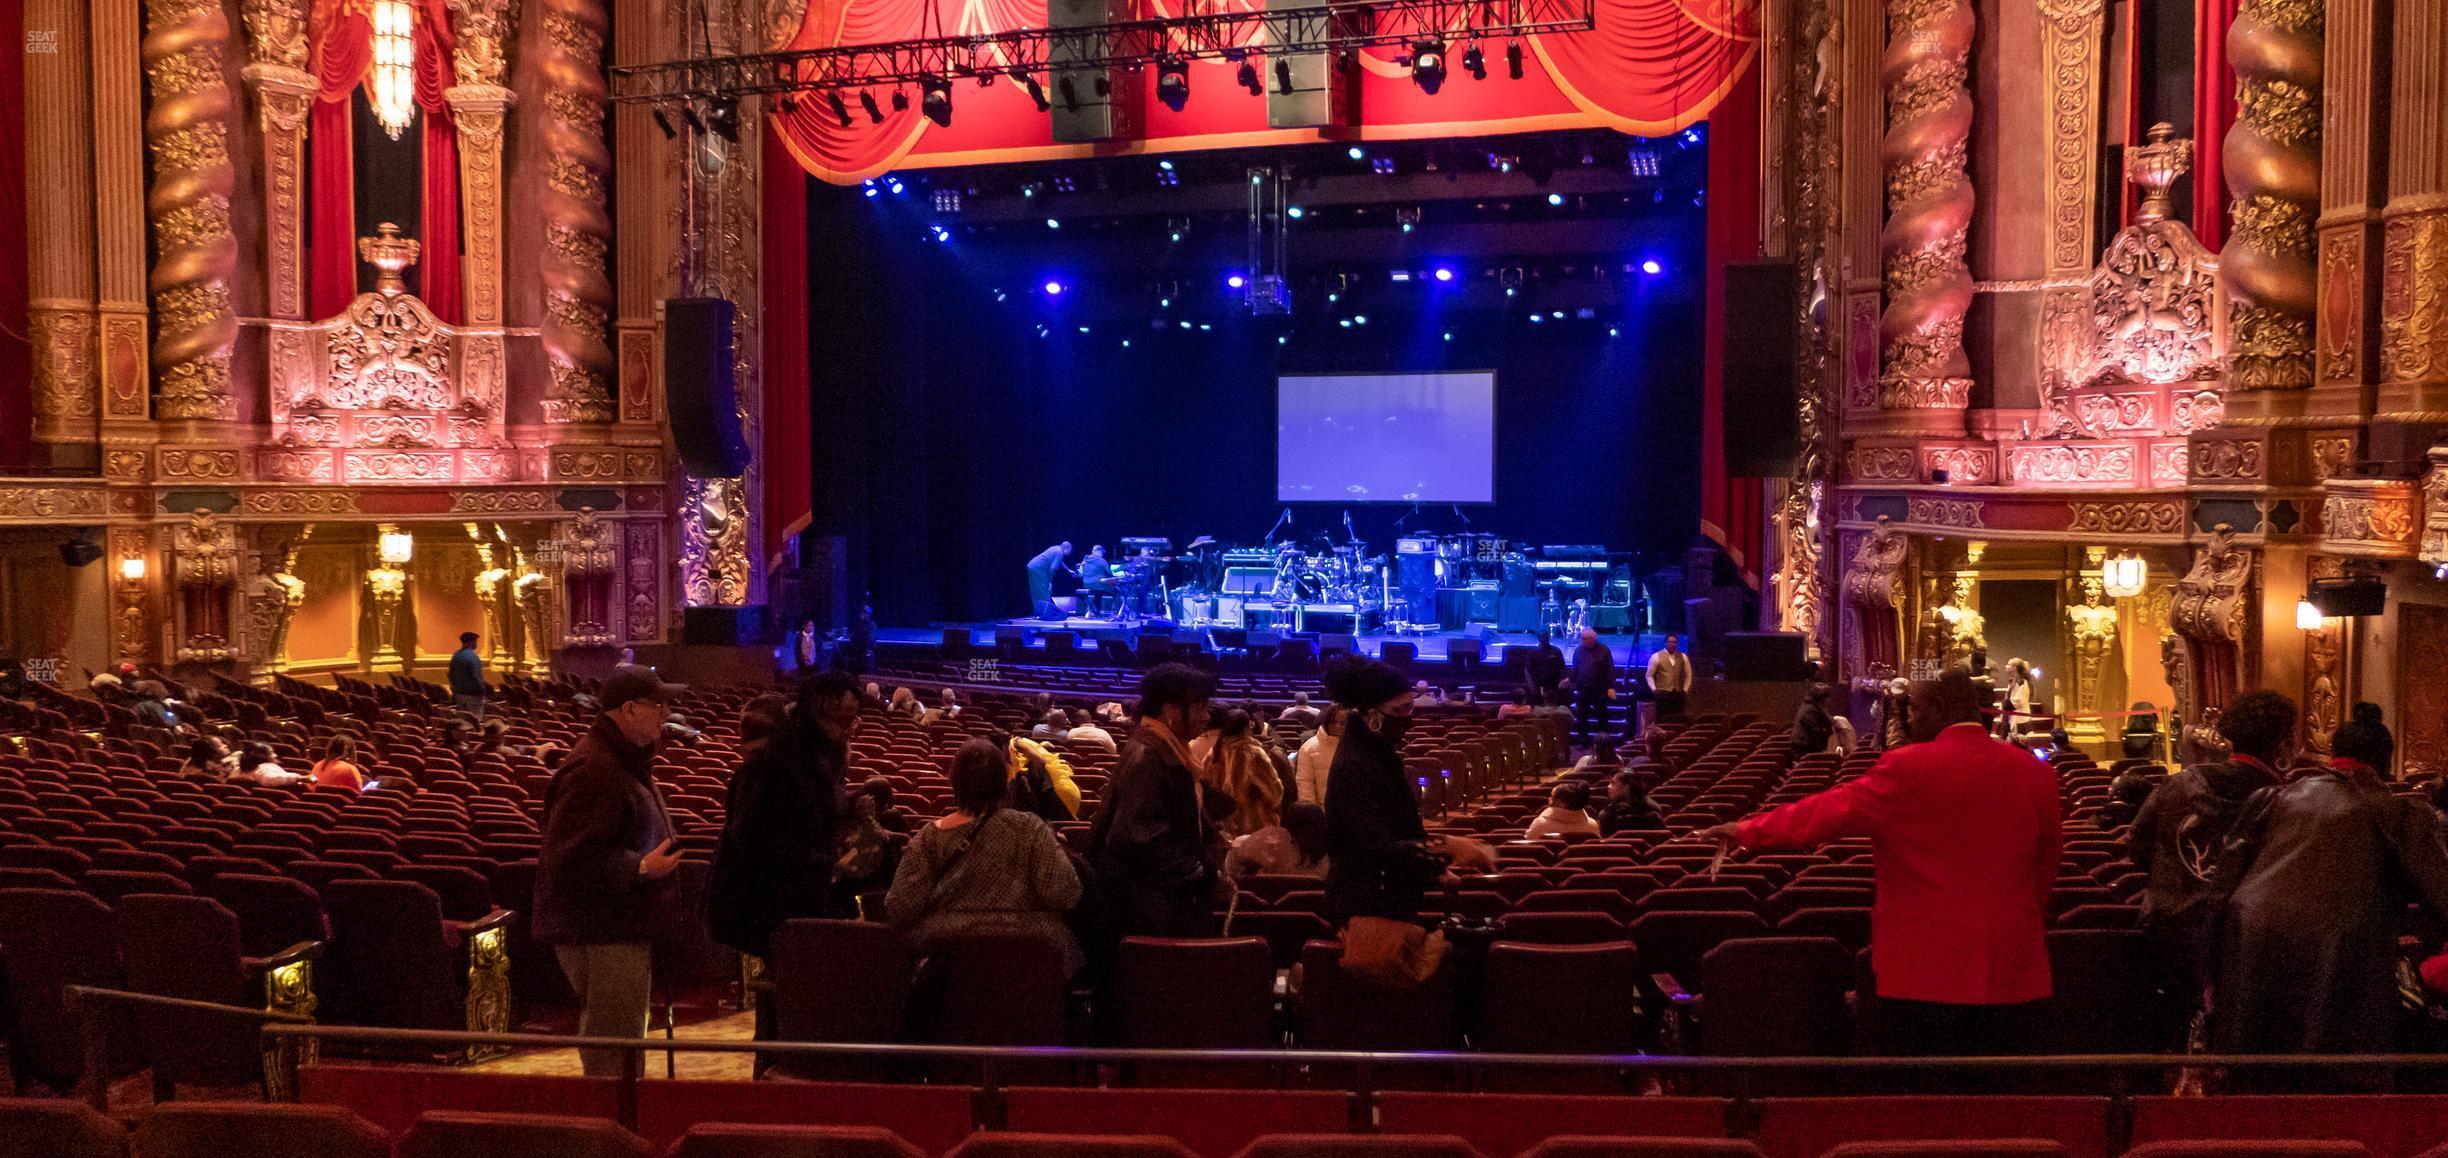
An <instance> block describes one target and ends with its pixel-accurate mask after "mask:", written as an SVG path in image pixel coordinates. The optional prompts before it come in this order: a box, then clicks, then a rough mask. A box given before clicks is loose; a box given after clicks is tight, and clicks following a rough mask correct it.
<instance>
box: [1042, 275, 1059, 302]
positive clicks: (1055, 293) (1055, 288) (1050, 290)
mask: <svg viewBox="0 0 2448 1158" xmlns="http://www.w3.org/2000/svg"><path fill="white" fill-rule="evenodd" d="M1045 292H1046V296H1047V297H1054V298H1058V297H1061V296H1062V292H1063V283H1061V282H1059V281H1055V280H1053V279H1051V278H1048V279H1047V280H1046V283H1045Z"/></svg>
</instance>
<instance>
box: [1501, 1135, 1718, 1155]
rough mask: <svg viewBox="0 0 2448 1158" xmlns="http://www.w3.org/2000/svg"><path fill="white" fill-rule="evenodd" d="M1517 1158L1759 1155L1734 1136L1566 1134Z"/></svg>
mask: <svg viewBox="0 0 2448 1158" xmlns="http://www.w3.org/2000/svg"><path fill="white" fill-rule="evenodd" d="M1521 1158H1760V1151H1759V1147H1757V1146H1754V1145H1752V1144H1751V1143H1749V1142H1745V1141H1742V1140H1740V1139H1737V1138H1614V1137H1607V1136H1604V1135H1586V1134H1566V1135H1562V1136H1559V1137H1554V1138H1549V1139H1547V1140H1546V1141H1544V1142H1541V1143H1539V1144H1538V1145H1536V1146H1533V1147H1531V1148H1530V1149H1528V1150H1524V1151H1522V1154H1521Z"/></svg>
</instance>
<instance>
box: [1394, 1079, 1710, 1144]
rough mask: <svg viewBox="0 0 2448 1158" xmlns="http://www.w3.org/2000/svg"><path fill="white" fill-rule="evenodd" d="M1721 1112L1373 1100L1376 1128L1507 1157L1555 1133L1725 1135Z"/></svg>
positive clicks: (1564, 1103)
mask: <svg viewBox="0 0 2448 1158" xmlns="http://www.w3.org/2000/svg"><path fill="white" fill-rule="evenodd" d="M1726 1111H1727V1102H1726V1101H1725V1099H1723V1098H1684V1097H1635V1096H1630V1095H1618V1096H1611V1097H1589V1096H1584V1095H1579V1094H1443V1093H1405V1092H1402V1091H1399V1090H1388V1091H1386V1092H1385V1093H1382V1094H1379V1095H1378V1098H1377V1128H1378V1129H1380V1130H1384V1131H1386V1132H1387V1133H1392V1134H1450V1135H1457V1136H1460V1137H1463V1138H1467V1139H1469V1140H1470V1141H1471V1143H1472V1144H1473V1145H1475V1146H1477V1147H1479V1148H1480V1149H1481V1150H1484V1151H1486V1152H1488V1153H1489V1154H1496V1155H1505V1154H1518V1153H1520V1152H1522V1151H1524V1150H1527V1149H1529V1148H1531V1147H1533V1146H1536V1145H1538V1144H1539V1142H1540V1141H1542V1140H1543V1139H1546V1138H1548V1137H1550V1136H1553V1135H1559V1134H1570V1135H1593V1136H1594V1135H1606V1136H1610V1137H1612V1136H1617V1135H1624V1136H1637V1137H1639V1138H1645V1139H1661V1138H1694V1139H1722V1138H1724V1137H1725V1136H1726Z"/></svg>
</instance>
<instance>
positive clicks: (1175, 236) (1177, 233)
mask: <svg viewBox="0 0 2448 1158" xmlns="http://www.w3.org/2000/svg"><path fill="white" fill-rule="evenodd" d="M1173 240H1175V241H1180V240H1181V230H1178V229H1176V230H1174V231H1173Z"/></svg>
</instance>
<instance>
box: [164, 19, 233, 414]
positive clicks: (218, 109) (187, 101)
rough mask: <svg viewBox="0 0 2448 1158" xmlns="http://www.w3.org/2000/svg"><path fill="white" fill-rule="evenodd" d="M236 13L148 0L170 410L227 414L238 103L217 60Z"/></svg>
mask: <svg viewBox="0 0 2448 1158" xmlns="http://www.w3.org/2000/svg"><path fill="white" fill-rule="evenodd" d="M229 33H230V29H229V19H228V17H227V16H226V15H224V14H223V12H222V9H221V5H220V3H219V2H218V0H148V3H147V4H146V6H145V35H144V45H143V59H144V68H145V76H146V78H147V79H149V80H150V81H151V82H152V86H153V101H152V107H151V108H150V109H149V110H148V111H147V113H146V115H145V143H146V145H147V146H148V148H149V149H150V150H151V152H152V156H153V188H152V191H151V193H150V194H149V195H148V196H147V198H146V209H147V211H148V212H149V214H150V216H151V217H152V224H153V238H154V246H155V252H156V254H157V256H156V257H155V260H154V262H153V276H152V281H151V289H152V294H153V312H154V318H155V330H154V335H153V380H154V384H155V387H156V389H157V390H158V392H159V396H160V400H159V406H158V411H157V412H158V413H159V414H160V416H161V417H163V418H186V419H210V420H218V421H231V420H234V419H236V417H237V404H236V401H235V400H234V399H233V398H231V396H230V390H229V370H230V352H231V350H232V348H233V347H235V345H236V344H237V340H238V314H237V311H236V310H235V309H234V308H232V306H231V304H230V279H231V278H232V277H233V276H235V275H236V273H237V270H238V239H237V237H236V236H235V235H233V234H232V233H231V232H230V194H231V192H232V191H233V190H234V189H235V188H236V187H237V174H236V171H235V170H234V169H233V168H232V166H231V165H230V154H229V122H230V117H231V113H232V110H233V109H234V107H235V105H234V102H233V100H232V98H231V96H230V86H229V80H228V78H227V77H226V76H225V75H223V69H222V57H223V54H224V53H225V52H226V51H227V47H228V42H229Z"/></svg>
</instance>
